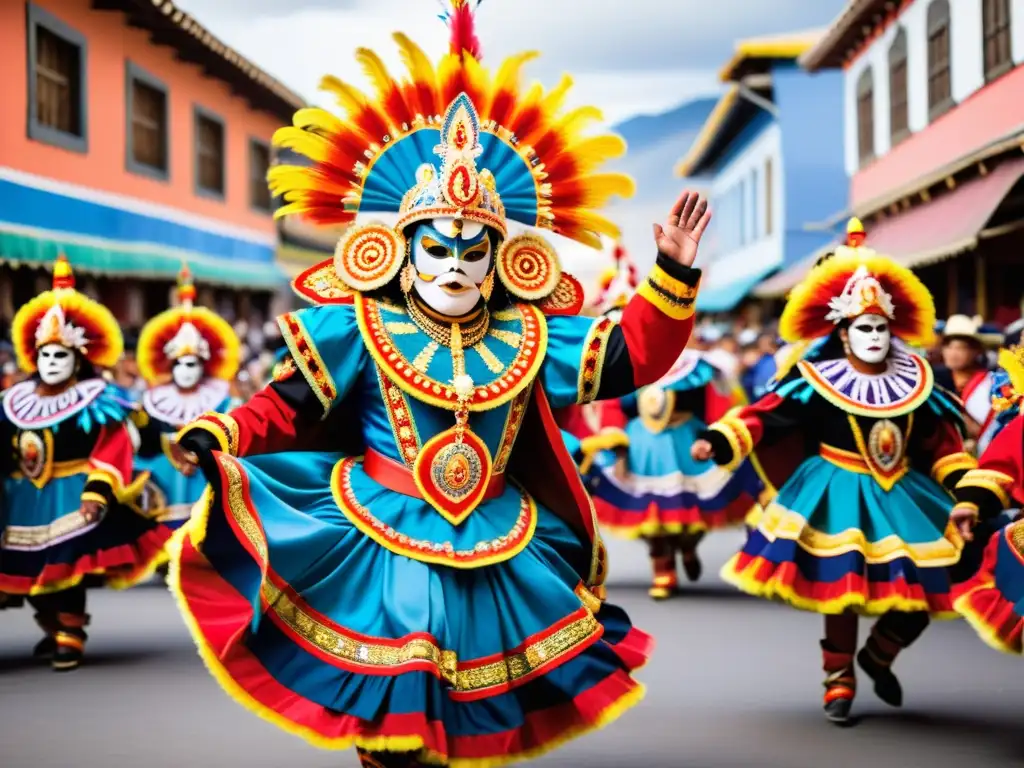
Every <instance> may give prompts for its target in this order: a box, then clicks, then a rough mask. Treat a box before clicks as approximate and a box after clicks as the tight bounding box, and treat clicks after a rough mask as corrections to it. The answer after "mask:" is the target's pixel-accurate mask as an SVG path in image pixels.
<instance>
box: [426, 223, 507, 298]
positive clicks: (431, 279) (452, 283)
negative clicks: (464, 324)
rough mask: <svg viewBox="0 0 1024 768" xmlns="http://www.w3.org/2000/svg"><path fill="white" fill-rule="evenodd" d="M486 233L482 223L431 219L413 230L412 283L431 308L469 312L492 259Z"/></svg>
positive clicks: (488, 236) (489, 239)
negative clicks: (414, 274)
mask: <svg viewBox="0 0 1024 768" xmlns="http://www.w3.org/2000/svg"><path fill="white" fill-rule="evenodd" d="M491 251H492V246H491V238H490V234H489V233H488V232H487V230H486V229H485V228H484V226H483V225H482V224H477V223H475V222H471V221H460V222H458V223H457V222H456V221H455V219H450V218H449V219H434V220H433V221H430V222H425V223H423V224H420V225H419V226H418V227H417V228H416V230H415V233H414V234H413V245H412V264H413V267H415V269H416V278H415V280H414V281H413V286H414V288H415V290H416V293H417V295H419V297H420V298H421V299H423V301H424V302H425V303H426V305H427V306H428V307H430V308H431V309H432V310H434V311H435V312H438V313H440V314H442V315H444V316H446V317H461V316H462V315H466V314H469V313H470V312H472V311H473V309H474V308H475V307H476V305H477V303H478V302H479V301H480V285H481V284H482V283H483V282H484V280H485V279H486V278H487V274H488V273H489V272H490V271H491V264H492V262H493V261H494V258H493V254H492V252H491Z"/></svg>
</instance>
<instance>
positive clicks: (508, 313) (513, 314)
mask: <svg viewBox="0 0 1024 768" xmlns="http://www.w3.org/2000/svg"><path fill="white" fill-rule="evenodd" d="M494 319H495V320H502V321H508V320H518V319H519V312H517V311H516V310H515V308H511V307H510V308H509V309H500V310H498V311H497V312H495V313H494ZM516 346H518V345H516Z"/></svg>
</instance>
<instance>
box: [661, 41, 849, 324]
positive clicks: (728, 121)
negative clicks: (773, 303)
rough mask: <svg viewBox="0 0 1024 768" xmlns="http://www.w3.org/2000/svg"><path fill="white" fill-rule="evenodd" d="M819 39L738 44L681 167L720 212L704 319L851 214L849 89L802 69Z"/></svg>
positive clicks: (707, 252)
mask: <svg viewBox="0 0 1024 768" xmlns="http://www.w3.org/2000/svg"><path fill="white" fill-rule="evenodd" d="M820 34H821V33H820V32H818V31H811V32H801V33H795V34H790V35H784V36H779V37H766V38H757V39H752V40H744V41H741V42H739V43H738V44H737V46H736V52H735V55H734V56H733V57H732V59H731V60H730V61H729V62H728V63H727V64H726V65H725V67H724V68H723V70H722V73H721V79H722V81H723V82H724V83H725V84H726V90H725V93H724V95H723V96H722V98H721V99H720V101H719V102H718V104H717V106H716V107H715V109H714V110H713V111H712V113H711V115H710V116H709V117H708V119H707V121H706V122H705V124H704V127H703V129H702V131H701V132H700V134H699V135H698V137H697V139H696V141H695V142H694V143H693V145H692V147H691V149H690V150H689V152H688V153H687V155H686V157H684V158H683V160H682V161H681V162H680V163H679V166H678V168H677V171H678V173H679V175H681V176H684V177H688V179H689V181H688V183H689V184H692V185H696V186H699V187H702V188H705V189H707V191H708V193H709V197H710V201H711V205H712V206H713V208H714V211H715V216H714V218H713V219H712V221H711V225H710V227H709V229H708V233H707V236H706V237H707V242H706V243H705V244H704V245H702V248H701V253H702V255H701V267H702V268H703V269H704V271H705V276H704V279H703V281H702V285H701V293H700V296H699V297H698V299H697V302H698V303H697V306H698V308H699V309H701V310H703V311H705V312H723V311H727V310H731V309H733V308H734V307H736V305H737V304H739V303H740V302H741V301H742V300H743V299H744V298H745V297H746V296H747V295H748V294H749V293H750V291H751V289H752V288H754V286H755V285H756V284H757V283H759V282H760V281H761V280H763V279H764V278H765V277H766V276H767V275H770V274H772V273H773V272H776V271H777V270H779V269H784V268H785V267H786V266H787V265H789V264H792V263H794V262H796V261H799V260H800V259H802V258H803V257H805V256H806V255H807V254H808V253H809V252H811V251H814V250H816V249H817V248H818V247H820V246H821V245H822V244H824V243H825V242H829V241H831V239H832V235H831V233H830V232H828V231H820V230H817V231H811V230H808V228H807V224H808V223H810V222H814V221H819V220H821V219H822V218H824V217H825V216H827V215H828V214H830V213H832V212H834V211H835V210H836V208H837V206H838V207H839V208H842V207H844V206H845V205H846V184H847V180H846V175H845V172H844V169H843V143H842V142H843V140H842V110H841V104H842V82H841V78H840V77H839V75H836V74H831V73H826V74H825V75H810V74H808V73H807V72H805V71H804V70H802V69H800V68H799V67H798V66H797V63H796V62H797V57H799V56H800V55H801V54H803V53H804V52H805V51H807V50H808V49H809V48H810V47H811V46H812V45H813V44H814V43H815V41H816V40H818V38H819V37H820Z"/></svg>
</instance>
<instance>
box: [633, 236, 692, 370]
mask: <svg viewBox="0 0 1024 768" xmlns="http://www.w3.org/2000/svg"><path fill="white" fill-rule="evenodd" d="M699 284H700V270H698V269H691V268H689V267H683V266H681V265H679V264H676V263H675V262H673V261H671V260H670V259H666V258H665V257H663V256H658V261H657V263H656V264H655V266H654V269H653V270H652V271H651V273H650V274H649V275H648V276H647V278H646V279H645V280H644V282H643V283H642V284H641V285H640V287H639V288H638V289H637V292H636V294H634V296H633V298H632V299H630V301H629V303H628V304H627V305H626V308H625V310H623V313H622V320H621V321H620V322H619V327H620V328H621V329H622V333H623V337H624V339H625V342H626V349H627V350H629V359H630V362H631V363H632V366H633V384H634V388H635V389H639V388H640V387H644V386H647V385H648V384H653V383H654V382H656V381H657V380H658V379H660V378H661V377H662V376H664V375H665V374H666V373H667V372H668V370H669V369H670V368H671V367H672V364H673V363H675V361H676V360H678V359H679V356H680V355H681V354H682V352H683V349H684V348H685V347H686V344H687V342H688V341H689V340H690V334H691V333H692V332H693V313H694V302H695V301H696V299H697V287H698V285H699Z"/></svg>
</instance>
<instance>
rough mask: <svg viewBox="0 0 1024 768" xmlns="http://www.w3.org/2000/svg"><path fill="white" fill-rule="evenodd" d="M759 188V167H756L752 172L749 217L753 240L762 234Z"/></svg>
mask: <svg viewBox="0 0 1024 768" xmlns="http://www.w3.org/2000/svg"><path fill="white" fill-rule="evenodd" d="M758 189H759V187H758V186H757V168H754V169H753V170H752V171H751V172H750V216H749V217H748V218H749V219H750V222H749V224H748V226H749V227H750V239H751V240H752V241H756V240H757V239H758V238H759V237H760V235H761V232H760V231H759V229H758V226H757V190H758Z"/></svg>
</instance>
